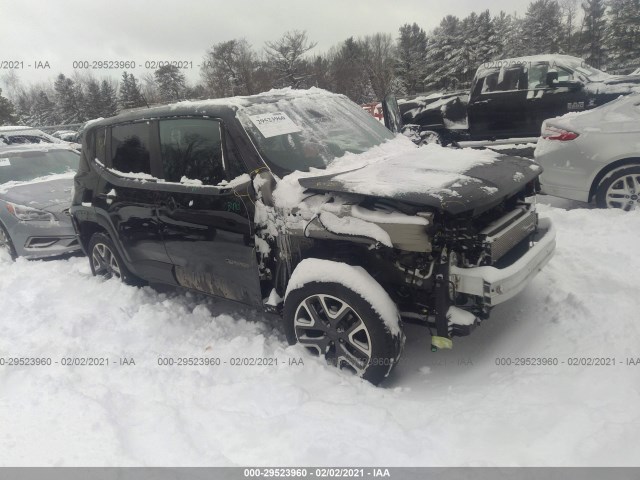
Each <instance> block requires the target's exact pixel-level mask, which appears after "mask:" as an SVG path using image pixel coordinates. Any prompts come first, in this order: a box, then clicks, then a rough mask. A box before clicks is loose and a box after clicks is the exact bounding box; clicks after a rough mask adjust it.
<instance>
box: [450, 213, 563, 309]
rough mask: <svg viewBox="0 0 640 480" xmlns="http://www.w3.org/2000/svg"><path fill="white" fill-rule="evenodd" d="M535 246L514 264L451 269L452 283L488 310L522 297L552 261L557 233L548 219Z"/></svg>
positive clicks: (538, 235)
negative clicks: (516, 296) (475, 297)
mask: <svg viewBox="0 0 640 480" xmlns="http://www.w3.org/2000/svg"><path fill="white" fill-rule="evenodd" d="M532 241H533V246H531V248H529V250H528V251H527V252H526V253H525V254H524V255H522V256H521V257H520V258H518V259H517V260H516V261H515V262H513V263H512V264H510V265H508V266H506V267H504V268H497V267H493V266H483V267H471V268H460V267H455V266H451V268H450V271H449V279H450V281H451V282H452V283H453V285H454V286H455V289H456V291H457V292H458V293H466V294H469V295H475V296H477V297H481V298H482V299H483V303H484V305H485V306H487V307H492V306H495V305H498V304H500V303H502V302H505V301H507V300H509V299H511V298H513V297H514V296H515V295H517V294H518V293H520V292H521V291H522V290H524V288H525V287H526V286H527V284H528V283H529V282H530V281H531V279H532V278H533V277H534V276H535V275H536V274H537V273H538V272H539V271H540V270H542V268H543V267H544V266H545V265H546V264H547V263H548V262H549V260H551V257H552V256H553V253H554V251H555V248H556V231H555V228H554V226H553V223H552V222H551V220H550V219H548V218H541V219H540V220H539V223H538V229H537V232H536V233H535V234H534V236H533V239H532Z"/></svg>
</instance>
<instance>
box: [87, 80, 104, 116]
mask: <svg viewBox="0 0 640 480" xmlns="http://www.w3.org/2000/svg"><path fill="white" fill-rule="evenodd" d="M104 109H105V108H104V103H103V98H102V93H101V92H100V84H99V83H98V82H97V81H96V80H95V79H93V78H91V79H89V81H88V82H87V93H86V95H85V96H84V114H85V117H86V119H87V120H91V119H94V118H99V117H101V116H102V112H103V111H104Z"/></svg>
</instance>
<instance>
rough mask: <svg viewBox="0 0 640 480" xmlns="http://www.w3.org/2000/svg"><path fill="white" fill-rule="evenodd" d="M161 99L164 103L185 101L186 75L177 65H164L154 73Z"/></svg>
mask: <svg viewBox="0 0 640 480" xmlns="http://www.w3.org/2000/svg"><path fill="white" fill-rule="evenodd" d="M154 76H155V80H156V84H157V85H158V91H159V93H160V99H161V100H162V101H163V102H175V101H179V100H183V99H184V97H185V90H186V89H187V86H186V80H185V77H184V73H182V72H181V71H180V69H179V68H178V67H177V66H176V65H171V64H168V65H163V66H162V67H160V68H159V69H157V70H156V71H155V72H154Z"/></svg>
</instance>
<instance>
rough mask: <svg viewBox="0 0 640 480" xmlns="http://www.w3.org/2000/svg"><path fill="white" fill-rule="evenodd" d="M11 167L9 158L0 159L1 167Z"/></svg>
mask: <svg viewBox="0 0 640 480" xmlns="http://www.w3.org/2000/svg"><path fill="white" fill-rule="evenodd" d="M10 165H11V162H10V161H9V159H8V158H0V167H8V166H10Z"/></svg>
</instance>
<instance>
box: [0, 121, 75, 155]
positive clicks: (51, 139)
mask: <svg viewBox="0 0 640 480" xmlns="http://www.w3.org/2000/svg"><path fill="white" fill-rule="evenodd" d="M74 133H75V132H74ZM76 135H77V134H76ZM76 140H77V139H75V138H74V139H69V140H65V139H61V138H57V137H55V136H53V135H49V134H48V133H45V132H43V131H42V130H39V129H37V128H32V127H25V126H20V125H16V126H11V125H6V126H2V127H0V146H2V145H19V144H25V143H27V144H28V143H54V144H62V145H67V146H69V147H71V148H74V149H76V150H78V149H79V148H80V144H79V143H76Z"/></svg>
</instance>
